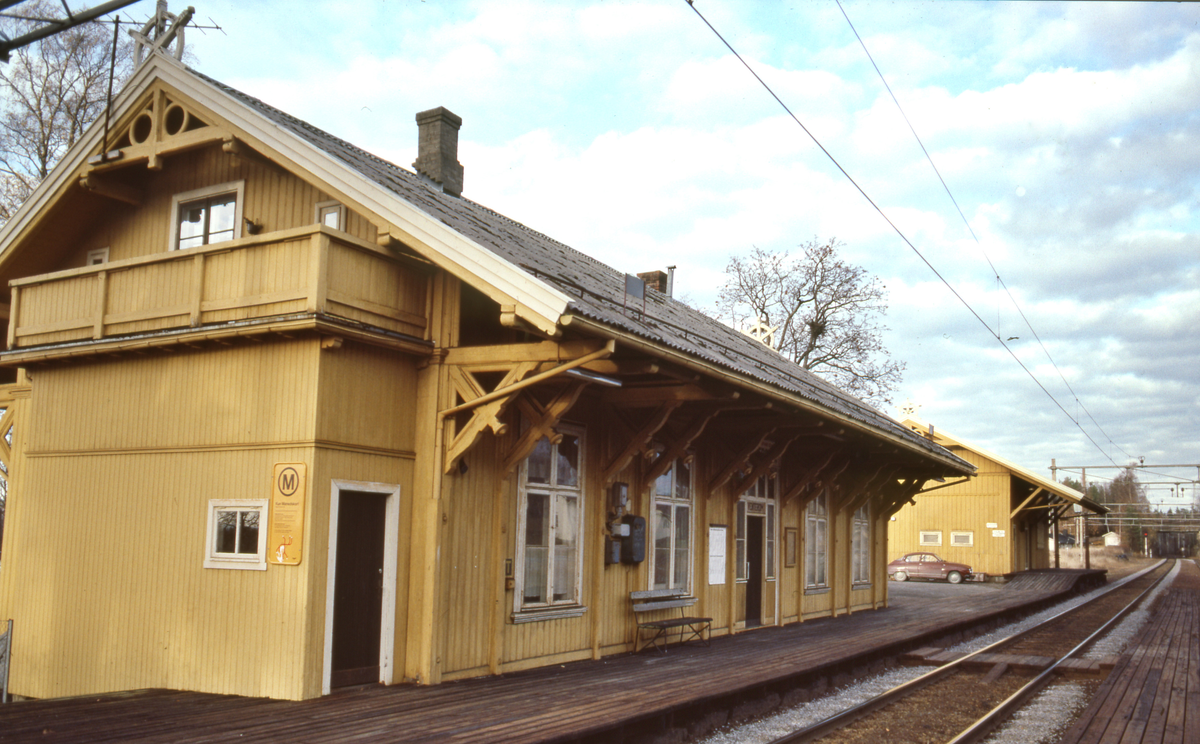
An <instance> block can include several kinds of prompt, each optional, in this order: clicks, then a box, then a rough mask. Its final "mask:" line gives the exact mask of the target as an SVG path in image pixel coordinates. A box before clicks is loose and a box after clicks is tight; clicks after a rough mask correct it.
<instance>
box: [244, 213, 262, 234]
mask: <svg viewBox="0 0 1200 744" xmlns="http://www.w3.org/2000/svg"><path fill="white" fill-rule="evenodd" d="M242 222H245V223H246V232H248V233H250V234H251V235H258V234H259V233H260V232H262V227H263V226H262V223H261V222H255V221H254V220H252V219H250V218H249V217H243V218H242Z"/></svg>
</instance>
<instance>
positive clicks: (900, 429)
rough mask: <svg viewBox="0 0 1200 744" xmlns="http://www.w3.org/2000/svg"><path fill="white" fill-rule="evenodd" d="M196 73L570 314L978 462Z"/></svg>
mask: <svg viewBox="0 0 1200 744" xmlns="http://www.w3.org/2000/svg"><path fill="white" fill-rule="evenodd" d="M188 70H189V72H190V73H191V74H193V75H195V76H196V77H197V78H199V79H201V80H203V81H205V82H206V83H208V84H209V85H210V86H213V87H215V88H217V89H218V90H220V91H221V92H223V93H224V94H225V95H227V96H229V97H230V98H232V99H234V100H235V101H237V102H239V103H241V104H242V105H244V106H245V107H247V108H249V109H251V110H253V111H254V112H256V113H258V114H259V115H261V116H263V117H265V118H266V119H268V120H269V121H270V122H272V123H273V124H275V125H276V126H277V127H279V128H280V129H282V130H284V131H286V132H290V133H292V134H294V135H295V136H296V137H298V138H300V139H301V140H303V141H305V142H307V143H308V144H310V145H311V146H313V147H315V148H317V149H319V150H320V151H322V152H324V153H326V154H327V155H329V156H330V157H332V158H334V159H336V160H337V161H339V162H341V163H343V164H344V165H345V166H347V167H349V168H351V169H353V170H354V171H356V172H357V173H358V174H360V175H361V176H362V177H363V178H366V179H369V180H370V181H371V182H373V183H374V184H376V185H378V186H380V187H382V188H384V189H386V190H388V191H390V192H391V193H393V194H394V195H395V196H396V197H397V198H398V199H401V200H403V201H405V202H407V203H408V204H410V205H411V206H413V207H415V208H416V209H418V210H420V211H422V212H424V213H425V214H426V215H428V216H429V217H431V218H433V219H436V220H439V221H440V222H441V223H443V224H444V225H446V226H447V227H449V228H450V229H451V230H453V231H455V232H457V233H459V234H461V235H463V236H465V237H467V238H468V239H470V240H471V241H473V242H475V243H477V244H478V245H480V246H483V247H484V248H486V249H487V250H489V251H491V252H492V253H493V254H495V255H496V256H497V257H499V258H500V259H502V260H503V261H505V262H507V263H508V264H511V265H512V266H514V267H516V268H518V269H519V270H520V271H522V272H524V273H525V274H527V275H528V276H529V277H530V278H531V279H533V280H535V281H537V282H540V283H542V284H544V285H548V286H550V287H553V288H555V289H556V290H558V291H559V292H561V293H562V294H564V295H566V296H567V297H569V298H570V303H569V305H568V306H567V310H566V313H565V315H577V316H580V317H582V318H586V319H589V320H591V321H595V322H597V323H600V324H602V325H604V326H608V327H611V328H613V329H616V330H619V331H623V332H627V333H629V334H632V335H635V336H637V337H639V338H641V339H645V340H646V341H649V342H651V343H652V344H653V345H656V346H659V347H663V348H666V349H671V350H674V351H676V352H679V353H682V354H683V355H686V356H688V357H691V358H694V359H696V360H701V361H703V362H707V363H708V364H711V365H716V366H718V367H721V368H723V369H726V370H728V371H730V372H732V373H734V374H735V375H738V376H743V377H745V378H749V379H750V380H755V381H758V382H760V383H764V384H766V385H767V386H770V387H771V388H774V389H776V390H778V391H781V392H784V393H788V394H791V395H794V396H798V397H800V398H803V399H805V400H807V401H810V402H811V403H813V404H815V405H816V407H818V408H823V409H827V410H829V411H830V412H833V413H835V414H840V415H841V416H843V417H846V418H849V419H851V420H853V421H856V422H859V423H860V424H862V425H865V426H866V427H868V428H871V429H874V430H877V431H879V432H881V433H886V434H887V435H889V436H890V437H892V438H895V439H900V440H905V441H907V442H908V443H910V444H911V445H915V446H916V448H917V449H919V450H923V451H926V452H929V453H930V454H933V455H935V456H936V457H937V458H938V459H940V460H942V461H943V462H945V461H949V462H952V463H953V464H954V465H955V466H960V467H961V469H962V470H963V471H971V470H973V468H972V467H971V465H970V464H969V463H967V462H965V461H964V460H961V459H960V458H958V457H957V456H955V455H953V454H951V453H949V452H948V451H947V450H945V449H943V448H942V447H940V446H938V445H936V444H934V443H932V442H930V441H929V440H928V439H926V438H925V437H922V436H920V435H919V434H916V433H914V432H913V431H912V430H910V429H908V428H907V427H904V426H901V425H900V424H899V423H898V422H896V421H894V420H893V419H891V418H889V417H888V416H885V415H884V414H882V413H880V412H879V411H877V410H875V409H874V408H872V407H871V406H869V405H868V404H866V403H864V402H863V401H861V400H859V399H858V398H856V397H855V396H853V395H850V394H849V393H847V392H845V391H843V390H841V389H839V388H837V387H835V386H833V385H831V384H830V383H828V382H826V381H825V380H823V379H821V378H820V377H818V376H816V375H814V374H813V373H811V372H809V371H808V370H805V369H803V368H802V367H800V366H799V365H797V364H795V363H793V362H791V361H789V360H787V359H785V358H784V357H782V356H780V355H779V354H778V353H776V352H775V351H773V350H771V349H769V348H768V347H766V346H764V345H763V344H761V343H759V342H758V341H756V340H754V339H752V338H750V337H749V336H747V335H745V334H743V333H740V332H738V331H735V330H733V329H732V328H730V327H729V326H727V325H725V324H723V323H721V322H719V321H717V320H715V319H713V318H710V317H709V316H707V315H705V314H704V313H701V312H699V311H697V310H694V309H693V308H691V307H688V306H687V305H685V304H683V303H681V302H679V301H677V300H674V299H672V298H670V297H667V296H666V295H664V294H662V293H660V292H658V291H657V290H654V289H650V288H647V291H646V302H645V309H644V312H643V310H642V307H641V303H640V302H639V303H637V305H638V306H637V307H636V308H627V307H626V306H625V305H626V301H625V274H624V273H623V272H621V271H618V270H616V269H614V268H612V267H610V266H606V265H605V264H603V263H601V262H600V261H597V260H595V259H594V258H591V257H590V256H587V255H585V254H583V253H580V252H579V251H577V250H575V249H573V248H571V247H570V246H567V245H564V244H563V243H560V242H558V241H556V240H554V239H552V238H550V237H547V236H546V235H543V234H541V233H539V232H537V231H535V230H532V229H530V228H528V227H526V226H525V225H522V224H520V223H518V222H516V221H514V220H511V219H509V218H507V217H505V216H504V215H501V214H499V213H497V212H495V211H493V210H491V209H488V208H487V207H485V206H483V205H481V204H477V203H475V202H473V201H471V200H470V199H465V198H462V197H459V196H451V195H449V194H446V193H443V192H442V190H441V189H440V188H439V187H438V186H437V185H435V184H433V183H432V182H430V181H429V180H428V179H426V178H423V177H422V176H420V175H418V174H417V173H415V172H413V171H410V170H407V169H405V168H401V167H399V166H397V165H395V164H393V163H390V162H387V161H385V160H383V159H381V158H379V157H376V156H374V155H372V154H370V153H368V152H366V151H365V150H363V149H361V148H359V147H356V146H354V145H352V144H350V143H349V142H346V141H344V140H341V139H339V138H337V137H334V136H333V135H331V134H329V133H327V132H324V131H322V130H320V129H318V128H316V127H314V126H312V125H311V124H308V123H307V122H304V121H301V120H300V119H297V118H295V117H294V116H291V115H289V114H287V113H285V112H283V111H280V110H279V109H276V108H274V107H272V106H269V105H267V104H266V103H264V102H262V101H260V100H258V99H257V98H254V97H252V96H249V95H246V94H245V93H242V92H241V91H238V90H235V89H234V88H231V87H229V86H227V85H225V84H223V83H221V82H219V81H217V80H214V79H212V78H210V77H207V76H206V75H204V74H202V73H200V72H197V71H195V70H191V69H190V68H188Z"/></svg>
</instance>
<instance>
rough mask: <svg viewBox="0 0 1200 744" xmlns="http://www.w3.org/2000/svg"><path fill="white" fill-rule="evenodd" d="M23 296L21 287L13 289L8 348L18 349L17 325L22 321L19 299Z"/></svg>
mask: <svg viewBox="0 0 1200 744" xmlns="http://www.w3.org/2000/svg"><path fill="white" fill-rule="evenodd" d="M20 295H21V288H20V287H13V288H12V300H11V302H10V303H9V306H8V348H10V349H15V348H17V323H18V322H19V320H20V317H19V316H20V312H21V303H20V302H19V301H18V298H19V297H20Z"/></svg>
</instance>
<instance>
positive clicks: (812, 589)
mask: <svg viewBox="0 0 1200 744" xmlns="http://www.w3.org/2000/svg"><path fill="white" fill-rule="evenodd" d="M804 593H805V594H828V593H829V587H827V586H806V587H804Z"/></svg>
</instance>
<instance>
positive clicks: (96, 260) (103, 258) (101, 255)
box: [87, 248, 108, 266]
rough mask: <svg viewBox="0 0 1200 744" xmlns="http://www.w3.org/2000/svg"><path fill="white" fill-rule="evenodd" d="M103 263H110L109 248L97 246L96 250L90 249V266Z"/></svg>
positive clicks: (88, 257)
mask: <svg viewBox="0 0 1200 744" xmlns="http://www.w3.org/2000/svg"><path fill="white" fill-rule="evenodd" d="M103 263H108V248H97V249H95V250H92V251H88V254H87V265H88V266H98V265H100V264H103Z"/></svg>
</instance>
